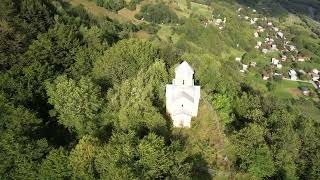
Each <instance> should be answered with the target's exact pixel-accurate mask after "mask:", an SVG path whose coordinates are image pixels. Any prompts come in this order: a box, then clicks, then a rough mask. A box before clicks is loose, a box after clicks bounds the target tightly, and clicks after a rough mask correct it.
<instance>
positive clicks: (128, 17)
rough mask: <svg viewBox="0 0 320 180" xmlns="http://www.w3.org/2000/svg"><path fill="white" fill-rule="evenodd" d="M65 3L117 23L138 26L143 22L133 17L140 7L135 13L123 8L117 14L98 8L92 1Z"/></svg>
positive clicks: (77, 0)
mask: <svg viewBox="0 0 320 180" xmlns="http://www.w3.org/2000/svg"><path fill="white" fill-rule="evenodd" d="M65 1H66V2H69V3H70V4H71V5H73V6H79V5H83V6H84V8H85V9H86V10H87V11H88V12H89V13H91V14H92V15H94V16H96V17H100V18H101V17H106V16H108V17H109V18H111V19H113V20H117V21H119V22H132V23H134V24H139V23H141V22H143V21H141V20H137V19H136V18H135V17H134V15H135V14H136V13H137V12H139V11H140V5H138V6H137V9H136V10H135V11H131V10H129V9H127V8H123V9H121V10H120V11H118V13H115V12H112V11H109V10H107V9H105V8H104V7H100V6H98V5H97V4H96V3H95V2H94V1H90V0H65Z"/></svg>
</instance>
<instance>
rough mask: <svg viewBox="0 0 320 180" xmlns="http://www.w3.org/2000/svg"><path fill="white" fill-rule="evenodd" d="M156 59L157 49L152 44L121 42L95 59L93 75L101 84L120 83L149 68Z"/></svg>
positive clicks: (133, 40) (135, 41)
mask: <svg viewBox="0 0 320 180" xmlns="http://www.w3.org/2000/svg"><path fill="white" fill-rule="evenodd" d="M156 57H157V49H156V48H155V46H154V45H153V44H152V43H150V42H148V41H142V40H138V39H129V40H122V41H120V42H118V43H117V44H115V45H114V46H112V47H111V48H110V49H108V50H107V51H106V52H105V53H104V55H103V56H102V57H100V58H98V59H97V61H96V62H95V64H94V69H93V73H94V75H95V77H96V78H97V79H99V80H100V82H101V83H105V82H103V81H109V82H110V83H111V84H114V83H120V82H121V81H123V80H125V79H127V78H129V77H132V76H134V75H136V74H137V73H138V72H139V70H140V69H143V68H147V67H148V66H150V65H151V64H152V63H153V62H154V60H155V59H156Z"/></svg>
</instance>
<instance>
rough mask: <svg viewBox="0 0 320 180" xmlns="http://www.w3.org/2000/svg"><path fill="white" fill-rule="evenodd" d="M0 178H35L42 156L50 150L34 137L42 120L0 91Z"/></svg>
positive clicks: (39, 139)
mask: <svg viewBox="0 0 320 180" xmlns="http://www.w3.org/2000/svg"><path fill="white" fill-rule="evenodd" d="M0 114H1V115H0V136H1V139H0V149H1V151H0V161H1V163H0V164H1V165H0V178H1V179H10V178H13V179H24V178H26V179H35V178H36V177H37V175H38V168H39V164H40V162H41V160H42V157H43V156H45V154H47V153H48V152H49V150H50V147H49V145H48V143H47V141H46V140H45V139H41V138H37V139H34V137H35V136H39V135H38V134H39V130H40V129H41V123H42V122H41V120H40V119H38V118H37V117H36V116H35V114H33V113H31V112H29V111H28V110H26V109H25V108H23V107H15V106H13V105H12V104H11V103H10V102H9V101H7V100H6V99H5V98H4V96H3V95H2V94H0Z"/></svg>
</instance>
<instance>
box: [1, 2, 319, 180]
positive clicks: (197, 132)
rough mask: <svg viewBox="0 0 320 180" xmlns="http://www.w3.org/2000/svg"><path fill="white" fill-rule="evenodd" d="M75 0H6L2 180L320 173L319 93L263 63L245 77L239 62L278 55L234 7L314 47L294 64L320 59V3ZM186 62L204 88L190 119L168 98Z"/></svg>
mask: <svg viewBox="0 0 320 180" xmlns="http://www.w3.org/2000/svg"><path fill="white" fill-rule="evenodd" d="M77 2H78V1H77V0H1V2H0V137H1V138H0V179H314V180H316V179H320V100H319V92H318V91H316V90H312V92H311V93H312V96H310V97H304V96H302V95H295V94H290V93H288V92H284V90H283V89H281V91H280V90H279V87H280V86H281V87H282V86H286V84H285V83H284V81H283V80H282V81H281V80H277V79H276V78H274V79H273V78H271V79H270V81H262V80H257V79H258V78H257V77H259V78H260V75H261V72H266V71H272V70H269V69H270V68H269V67H267V66H266V64H267V63H265V64H263V63H262V66H258V67H256V68H253V70H252V72H249V73H248V74H247V76H246V75H243V74H240V72H239V70H240V69H241V67H240V65H239V64H238V63H237V62H235V61H234V58H235V57H238V56H241V58H242V59H243V61H248V62H250V61H251V60H252V59H257V62H258V63H259V62H260V61H261V62H262V61H263V60H265V59H268V58H269V57H268V56H265V55H263V54H262V55H261V53H260V52H259V51H258V50H256V49H254V45H255V43H256V42H255V39H254V38H253V37H252V35H253V32H254V29H253V28H252V27H251V26H250V24H248V23H247V22H245V21H242V20H238V19H237V9H238V8H239V7H248V6H251V9H252V8H256V9H257V10H258V11H259V10H261V16H267V17H268V18H269V17H270V19H271V18H273V21H274V23H275V24H277V25H278V26H279V27H280V28H283V29H284V32H286V33H288V34H289V35H288V37H287V38H288V39H290V40H291V42H293V43H295V44H296V46H297V48H299V49H300V52H299V53H302V54H304V55H306V56H308V57H309V59H310V60H309V61H308V62H305V63H306V64H301V63H300V64H299V63H297V62H288V63H287V64H285V65H286V66H288V67H290V68H300V69H304V70H305V71H307V70H311V69H312V68H313V67H318V68H320V31H319V29H320V25H319V24H318V23H319V22H317V21H319V19H320V18H319V17H320V13H319V12H320V2H318V1H316V0H314V1H313V0H307V1H305V2H304V1H300V0H294V1H292V2H290V3H289V2H286V1H280V2H277V1H273V0H255V3H252V2H251V1H250V2H249V1H237V0H228V1H223V0H217V1H213V0H172V1H166V0H162V1H153V0H131V1H124V0H117V1H112V0H92V1H91V0H83V1H82V2H86V3H87V4H90V7H94V8H96V9H94V10H92V9H90V7H89V6H86V5H87V4H86V3H83V4H81V5H79V4H76V3H77ZM301 3H302V4H304V3H307V5H306V7H305V8H306V9H303V7H302V6H301V5H300V4H301ZM270 4H271V5H272V6H271V5H270ZM95 5H96V6H95ZM264 5H266V6H267V5H268V7H272V8H275V9H274V12H275V13H276V12H281V13H280V14H270V13H272V11H269V10H268V9H265V8H263V7H262V6H264ZM269 5H270V6H269ZM309 7H313V8H314V9H315V14H314V17H312V18H311V17H309V16H308V12H309V11H308V8H309ZM100 8H101V9H100ZM259 8H260V9H259ZM309 9H310V8H309ZM98 10H99V12H100V11H101V12H106V13H105V14H107V15H106V16H99V15H97V14H95V12H98ZM124 10H126V11H124ZM278 10H279V11H278ZM248 11H249V10H248ZM126 12H130V13H128V14H125V15H123V14H122V13H126ZM133 12H135V13H133ZM250 12H251V10H250ZM110 14H111V15H112V16H111V15H110ZM129 16H130V17H129ZM131 16H132V17H131ZM212 17H216V18H218V17H219V18H222V17H226V19H227V20H226V24H225V26H223V27H222V26H221V27H222V28H220V29H219V28H218V27H215V26H214V25H212V26H209V25H208V26H207V25H205V22H209V19H210V18H212ZM125 18H128V19H129V20H127V19H125ZM131 18H133V19H134V20H132V19H131ZM123 19H125V20H123ZM222 19H223V18H222ZM261 19H262V18H261ZM182 61H187V62H189V63H190V64H191V65H192V67H193V68H194V69H195V72H196V73H195V77H194V79H195V83H196V84H197V85H200V86H201V100H200V105H199V114H198V117H196V118H193V119H192V127H191V128H190V129H179V128H174V127H173V124H172V120H171V118H170V116H169V115H168V114H167V112H166V106H165V86H166V84H169V83H171V81H172V79H173V77H174V69H175V67H176V66H177V65H178V64H179V63H181V62H182ZM268 61H269V59H268ZM285 70H286V69H285ZM283 73H286V72H285V71H284V70H283ZM305 76H306V77H307V75H305ZM260 79H261V78H260ZM294 85H295V84H294ZM291 86H292V85H291ZM286 88H287V87H286ZM290 88H292V87H290ZM295 88H296V89H297V87H295ZM284 89H285V88H284Z"/></svg>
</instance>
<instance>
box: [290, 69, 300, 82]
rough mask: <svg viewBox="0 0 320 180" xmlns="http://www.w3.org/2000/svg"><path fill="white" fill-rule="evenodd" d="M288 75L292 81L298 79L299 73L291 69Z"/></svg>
mask: <svg viewBox="0 0 320 180" xmlns="http://www.w3.org/2000/svg"><path fill="white" fill-rule="evenodd" d="M288 74H289V76H290V79H291V80H297V79H298V76H297V72H296V71H295V70H294V69H291V70H290V71H289V73H288Z"/></svg>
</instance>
